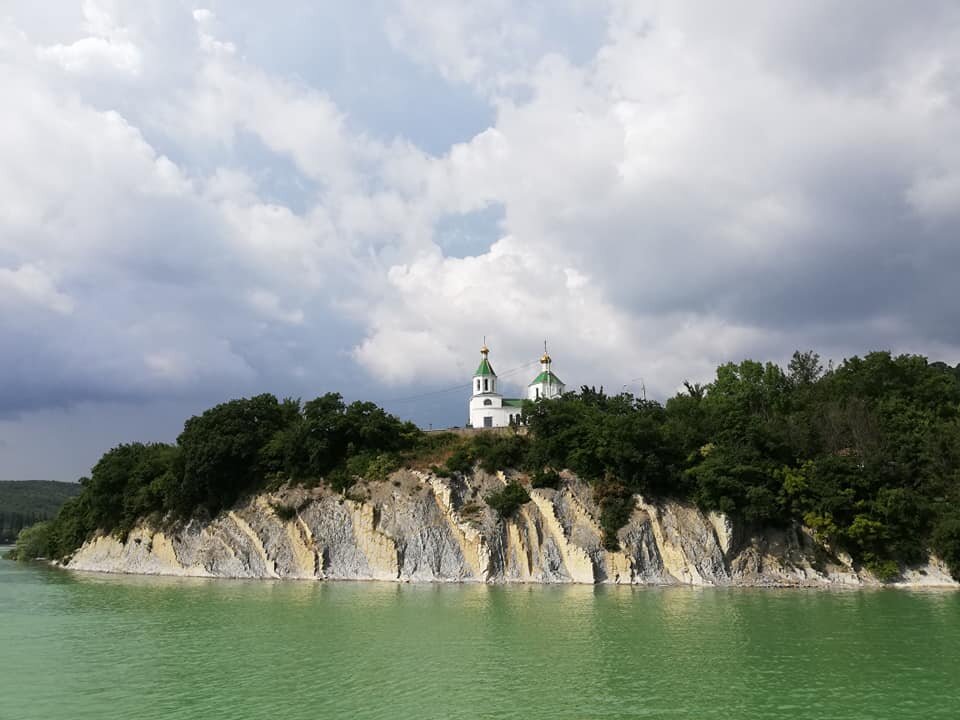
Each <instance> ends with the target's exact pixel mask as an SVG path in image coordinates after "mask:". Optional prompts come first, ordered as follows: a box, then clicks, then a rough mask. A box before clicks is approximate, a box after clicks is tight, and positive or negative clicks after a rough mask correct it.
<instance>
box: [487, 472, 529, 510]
mask: <svg viewBox="0 0 960 720" xmlns="http://www.w3.org/2000/svg"><path fill="white" fill-rule="evenodd" d="M484 500H485V501H486V503H487V505H489V506H490V507H491V508H492V509H493V510H494V512H496V513H497V515H499V516H500V517H502V518H510V517H513V516H514V515H515V514H516V512H517V510H519V509H520V506H521V505H524V504H525V503H528V502H530V495H529V494H528V493H527V491H526V489H525V488H524V487H523V485H521V484H520V483H518V482H517V481H516V480H511V481H510V482H508V483H507V484H506V486H504V488H503V489H502V490H497V491H495V492H492V493H490V494H489V495H487V496H486V497H485V498H484Z"/></svg>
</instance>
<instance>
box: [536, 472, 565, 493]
mask: <svg viewBox="0 0 960 720" xmlns="http://www.w3.org/2000/svg"><path fill="white" fill-rule="evenodd" d="M531 485H533V487H535V488H551V489H553V490H557V489H558V488H559V487H560V473H558V472H557V471H556V470H553V469H546V470H537V471H536V472H535V473H534V474H533V478H531Z"/></svg>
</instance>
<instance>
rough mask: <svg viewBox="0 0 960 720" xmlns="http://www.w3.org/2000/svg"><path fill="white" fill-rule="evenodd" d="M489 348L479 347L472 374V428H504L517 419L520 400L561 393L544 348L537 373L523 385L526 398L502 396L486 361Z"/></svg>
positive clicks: (562, 390) (561, 387) (518, 417)
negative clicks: (478, 363)
mask: <svg viewBox="0 0 960 720" xmlns="http://www.w3.org/2000/svg"><path fill="white" fill-rule="evenodd" d="M489 355H490V349H489V348H488V347H487V346H486V345H484V346H483V347H482V348H480V365H479V366H478V367H477V371H476V372H475V373H474V374H473V392H472V395H471V397H470V426H471V427H475V428H489V427H507V426H508V425H511V424H518V423H519V422H520V409H521V407H522V406H523V400H524V399H526V400H534V401H536V400H539V399H540V398H544V399H547V400H549V399H552V398H555V397H559V396H560V395H562V394H563V392H564V388H565V386H564V384H563V382H561V380H560V378H558V377H557V376H556V375H554V374H553V370H551V369H550V364H551V363H552V362H553V361H552V360H551V358H550V356H549V355H548V354H547V351H546V347H544V351H543V357H541V358H540V374H539V375H537V376H536V377H535V378H534V379H533V381H532V382H531V383H530V384H529V385H527V397H526V398H505V397H504V396H503V395H501V394H500V392H499V390H498V387H497V386H498V384H499V382H500V381H499V379H498V378H497V374H496V373H495V372H494V371H493V365H491V364H490V358H489Z"/></svg>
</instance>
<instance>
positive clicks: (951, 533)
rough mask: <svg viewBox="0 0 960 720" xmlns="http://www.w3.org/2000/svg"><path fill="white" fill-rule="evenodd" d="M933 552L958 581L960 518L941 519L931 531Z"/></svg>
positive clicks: (959, 575) (959, 570)
mask: <svg viewBox="0 0 960 720" xmlns="http://www.w3.org/2000/svg"><path fill="white" fill-rule="evenodd" d="M933 551H934V552H935V553H936V554H937V556H938V557H939V558H940V559H941V560H943V561H944V562H945V563H946V564H947V567H948V568H950V574H951V575H953V579H954V580H957V581H960V517H957V516H953V517H946V518H942V519H941V520H940V521H939V522H938V523H937V526H936V527H935V528H934V530H933Z"/></svg>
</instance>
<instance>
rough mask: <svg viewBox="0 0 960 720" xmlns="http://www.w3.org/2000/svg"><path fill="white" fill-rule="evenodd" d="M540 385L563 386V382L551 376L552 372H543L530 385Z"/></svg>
mask: <svg viewBox="0 0 960 720" xmlns="http://www.w3.org/2000/svg"><path fill="white" fill-rule="evenodd" d="M540 383H547V384H548V385H563V381H562V380H561V379H560V378H558V377H557V376H556V375H554V374H553V370H544V371H543V372H542V373H540V374H539V375H537V376H536V377H535V378H534V379H533V382H531V383H530V385H539V384H540Z"/></svg>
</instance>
